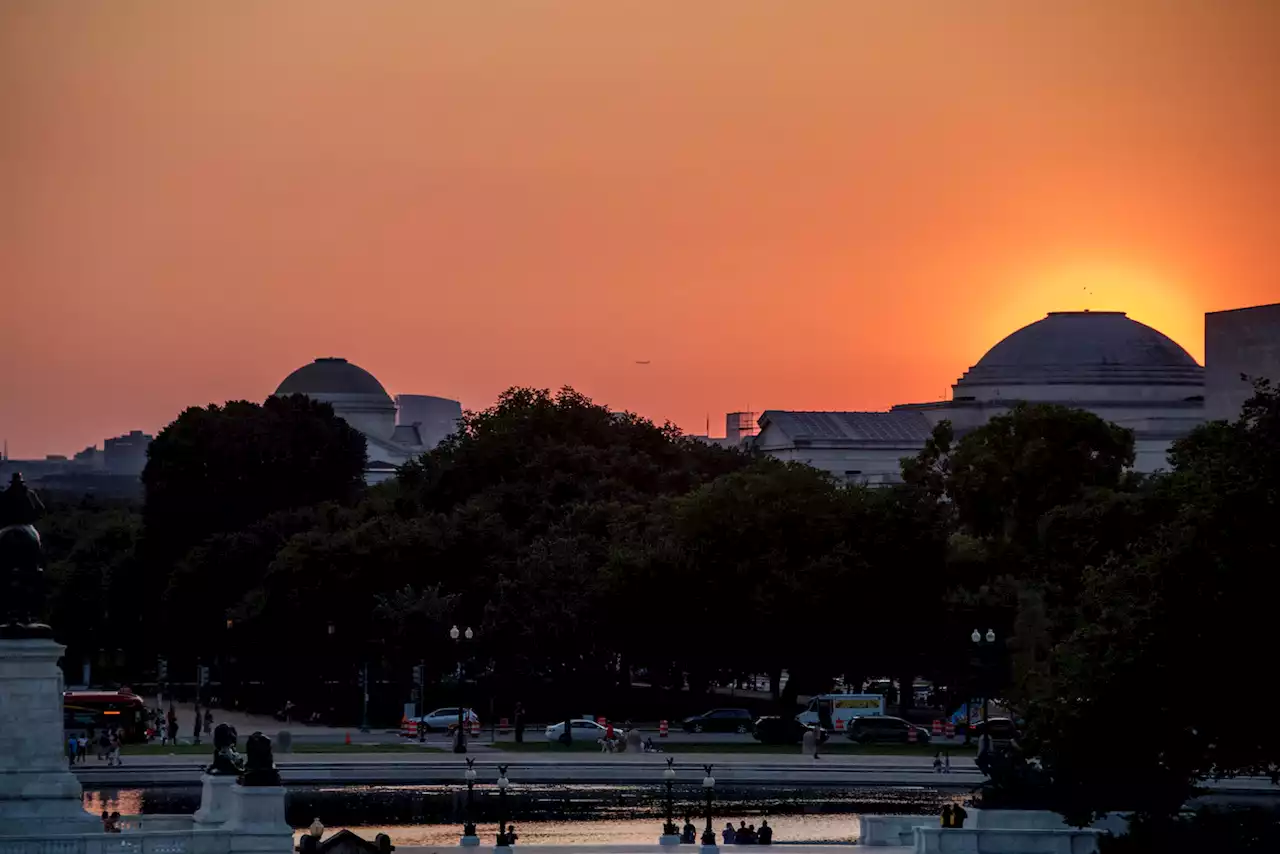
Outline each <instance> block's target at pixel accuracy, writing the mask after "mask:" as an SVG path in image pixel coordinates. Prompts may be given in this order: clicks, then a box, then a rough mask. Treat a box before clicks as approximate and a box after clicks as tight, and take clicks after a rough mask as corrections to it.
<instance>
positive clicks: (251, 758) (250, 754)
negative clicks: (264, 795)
mask: <svg viewBox="0 0 1280 854" xmlns="http://www.w3.org/2000/svg"><path fill="white" fill-rule="evenodd" d="M244 752H245V763H244V771H243V772H242V773H241V774H240V777H239V779H238V780H237V782H238V783H239V784H240V785H241V786H279V785H280V772H279V771H278V770H277V769H276V762H275V758H274V757H273V756H272V755H271V739H269V738H267V737H266V736H265V735H263V734H262V733H260V732H255V733H254V734H253V735H251V736H249V740H248V741H247V742H245V746H244Z"/></svg>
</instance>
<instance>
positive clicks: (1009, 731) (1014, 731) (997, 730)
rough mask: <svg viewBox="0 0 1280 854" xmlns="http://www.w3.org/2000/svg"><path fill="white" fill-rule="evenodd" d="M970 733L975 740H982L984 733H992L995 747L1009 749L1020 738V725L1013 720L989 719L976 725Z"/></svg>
mask: <svg viewBox="0 0 1280 854" xmlns="http://www.w3.org/2000/svg"><path fill="white" fill-rule="evenodd" d="M969 732H970V736H971V737H972V738H974V739H979V738H982V734H983V733H988V732H989V733H991V744H992V746H993V747H1007V746H1008V745H1009V743H1010V742H1012V741H1014V740H1015V739H1017V738H1018V737H1019V732H1018V725H1017V724H1016V723H1015V722H1014V721H1013V720H1012V719H1011V718H988V719H987V720H986V722H982V721H979V722H978V723H976V724H974V725H973V729H971V730H970V731H969Z"/></svg>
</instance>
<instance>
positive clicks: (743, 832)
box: [733, 821, 751, 845]
mask: <svg viewBox="0 0 1280 854" xmlns="http://www.w3.org/2000/svg"><path fill="white" fill-rule="evenodd" d="M733 839H734V842H735V844H737V845H750V844H751V837H750V836H748V835H747V823H746V822H745V821H743V822H739V824H738V829H737V830H736V831H735V832H734V835H733Z"/></svg>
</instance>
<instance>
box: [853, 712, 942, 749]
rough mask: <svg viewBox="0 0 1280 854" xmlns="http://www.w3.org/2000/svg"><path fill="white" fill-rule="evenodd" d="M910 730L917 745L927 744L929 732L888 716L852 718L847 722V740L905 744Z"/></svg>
mask: <svg viewBox="0 0 1280 854" xmlns="http://www.w3.org/2000/svg"><path fill="white" fill-rule="evenodd" d="M912 730H915V732H916V743H917V744H928V743H929V731H928V730H927V729H925V728H924V727H919V726H916V725H915V724H913V723H911V722H909V721H904V720H903V719H902V718H892V717H889V716H888V715H867V716H865V717H860V718H853V719H852V720H851V721H849V731H848V735H849V739H850V740H851V741H856V742H858V743H859V744H877V743H880V744H884V743H891V744H907V743H909V742H910V740H911V738H910V733H911V731H912Z"/></svg>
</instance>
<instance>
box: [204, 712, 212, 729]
mask: <svg viewBox="0 0 1280 854" xmlns="http://www.w3.org/2000/svg"><path fill="white" fill-rule="evenodd" d="M212 733H213V709H209V708H206V709H205V710H204V734H205V735H210V734H212Z"/></svg>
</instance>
